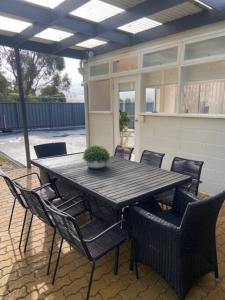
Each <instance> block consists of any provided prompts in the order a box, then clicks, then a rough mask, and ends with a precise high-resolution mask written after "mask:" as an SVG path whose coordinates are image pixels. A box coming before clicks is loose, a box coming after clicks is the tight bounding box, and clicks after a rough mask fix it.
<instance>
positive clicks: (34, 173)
mask: <svg viewBox="0 0 225 300" xmlns="http://www.w3.org/2000/svg"><path fill="white" fill-rule="evenodd" d="M33 175H35V176H37V178H38V180H39V183H40V184H42V182H41V178H40V176H39V174H38V173H37V172H32V173H29V174H26V175H23V176H20V177H17V178H14V179H13V180H12V181H17V180H19V179H22V178H25V177H28V176H33Z"/></svg>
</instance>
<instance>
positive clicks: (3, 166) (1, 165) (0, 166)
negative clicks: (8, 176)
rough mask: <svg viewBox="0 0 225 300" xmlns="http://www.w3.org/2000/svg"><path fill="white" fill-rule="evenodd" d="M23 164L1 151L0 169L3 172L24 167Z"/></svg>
mask: <svg viewBox="0 0 225 300" xmlns="http://www.w3.org/2000/svg"><path fill="white" fill-rule="evenodd" d="M22 167H23V165H21V164H20V163H18V162H16V161H14V160H12V159H11V158H10V157H8V156H7V155H6V154H4V153H3V152H1V151H0V170H1V171H3V172H8V171H11V170H14V169H18V168H22Z"/></svg>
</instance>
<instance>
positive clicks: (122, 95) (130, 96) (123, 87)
mask: <svg viewBox="0 0 225 300" xmlns="http://www.w3.org/2000/svg"><path fill="white" fill-rule="evenodd" d="M119 100H120V110H121V111H123V112H127V114H128V117H129V119H130V122H129V125H128V128H130V129H134V116H135V83H134V82H132V81H130V82H123V83H120V84H119Z"/></svg>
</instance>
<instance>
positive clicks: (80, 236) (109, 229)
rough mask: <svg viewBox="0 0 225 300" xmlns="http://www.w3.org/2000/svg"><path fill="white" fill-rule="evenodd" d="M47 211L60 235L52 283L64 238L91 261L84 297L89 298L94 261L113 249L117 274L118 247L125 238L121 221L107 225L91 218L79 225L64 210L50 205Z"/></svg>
mask: <svg viewBox="0 0 225 300" xmlns="http://www.w3.org/2000/svg"><path fill="white" fill-rule="evenodd" d="M49 212H50V214H51V216H52V219H53V220H54V222H55V225H56V228H57V229H58V231H59V233H60V235H61V237H62V240H61V244H60V249H59V252H58V258H57V262H56V267H55V272H54V276H53V281H52V283H54V281H55V277H56V272H57V269H58V264H59V259H60V253H61V249H62V245H63V241H64V240H66V241H67V242H68V243H69V244H70V245H71V246H72V247H73V248H74V249H76V250H78V251H80V252H81V253H83V254H85V255H86V256H87V258H88V259H89V261H91V262H92V269H91V276H90V280H89V285H88V292H87V297H86V299H89V295H90V290H91V285H92V280H93V275H94V271H95V264H96V261H97V260H98V259H99V258H101V257H102V256H104V255H105V254H107V253H108V252H109V251H111V250H113V249H116V257H115V266H114V273H115V274H117V272H118V262H119V247H120V245H121V244H122V243H123V242H124V241H125V240H126V239H127V235H126V233H125V232H123V230H122V229H121V228H120V226H121V222H122V221H119V222H116V223H114V224H113V225H110V226H109V225H108V223H106V222H104V221H102V220H98V219H92V220H91V221H90V222H89V223H87V224H85V225H83V226H82V227H80V226H79V225H78V224H77V221H76V219H75V218H73V217H71V216H69V215H68V214H67V213H65V212H60V211H59V210H57V209H55V208H52V207H51V208H50V211H49Z"/></svg>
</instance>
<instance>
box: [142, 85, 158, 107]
mask: <svg viewBox="0 0 225 300" xmlns="http://www.w3.org/2000/svg"><path fill="white" fill-rule="evenodd" d="M145 99H146V101H145V105H146V107H145V111H147V112H157V111H158V109H159V107H158V103H159V99H160V89H159V88H153V87H150V88H148V87H147V88H146V89H145Z"/></svg>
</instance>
